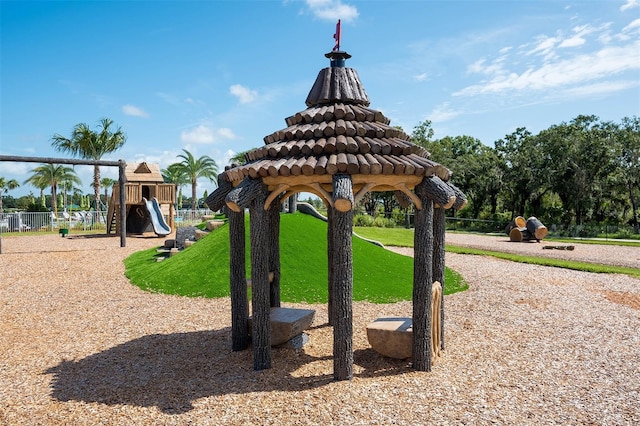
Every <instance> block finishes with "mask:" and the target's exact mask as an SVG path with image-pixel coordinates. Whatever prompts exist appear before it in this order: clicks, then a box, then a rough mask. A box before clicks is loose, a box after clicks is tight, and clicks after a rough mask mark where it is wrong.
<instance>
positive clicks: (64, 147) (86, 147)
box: [51, 118, 127, 210]
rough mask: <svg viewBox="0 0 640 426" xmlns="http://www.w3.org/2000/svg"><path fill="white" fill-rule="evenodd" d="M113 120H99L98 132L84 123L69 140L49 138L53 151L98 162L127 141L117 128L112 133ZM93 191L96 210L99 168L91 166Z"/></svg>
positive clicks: (74, 131)
mask: <svg viewBox="0 0 640 426" xmlns="http://www.w3.org/2000/svg"><path fill="white" fill-rule="evenodd" d="M112 125H113V120H111V119H109V118H103V119H101V120H100V124H99V129H98V132H94V131H93V130H91V129H90V128H89V126H88V125H87V124H85V123H79V124H77V125H76V126H75V127H74V128H73V131H72V133H71V138H66V137H64V136H62V135H60V134H55V135H53V137H52V138H51V142H52V145H53V147H54V148H55V149H57V150H58V151H62V152H68V153H70V154H72V155H77V156H80V157H81V158H84V159H89V160H100V159H102V157H103V156H104V155H106V154H109V153H112V152H114V151H117V150H118V149H120V148H122V146H123V145H124V143H125V142H126V141H127V136H126V135H125V133H124V132H123V131H122V129H121V128H120V127H118V128H117V129H116V130H115V131H112V130H111V129H112ZM93 190H94V195H95V199H96V210H98V209H99V207H98V200H99V199H100V166H97V165H96V166H93Z"/></svg>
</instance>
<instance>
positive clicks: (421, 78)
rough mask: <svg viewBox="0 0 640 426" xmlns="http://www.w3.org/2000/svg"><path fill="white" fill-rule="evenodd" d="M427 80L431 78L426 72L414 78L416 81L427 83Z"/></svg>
mask: <svg viewBox="0 0 640 426" xmlns="http://www.w3.org/2000/svg"><path fill="white" fill-rule="evenodd" d="M427 78H429V74H427V73H426V72H423V73H422V74H417V75H414V76H413V79H414V80H416V81H425V80H426V79H427Z"/></svg>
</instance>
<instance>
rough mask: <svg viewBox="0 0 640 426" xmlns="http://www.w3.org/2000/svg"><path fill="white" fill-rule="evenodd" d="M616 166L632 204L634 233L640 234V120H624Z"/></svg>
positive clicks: (634, 118) (619, 132) (636, 118)
mask: <svg viewBox="0 0 640 426" xmlns="http://www.w3.org/2000/svg"><path fill="white" fill-rule="evenodd" d="M616 136H617V137H616V141H617V144H616V145H617V147H618V149H617V152H616V160H615V161H616V164H617V167H618V170H619V171H620V176H621V180H622V182H624V187H625V189H626V191H627V192H628V195H629V202H630V203H631V224H632V225H633V232H634V233H636V234H638V233H640V224H639V223H638V203H639V202H640V118H639V117H631V118H629V117H625V118H623V119H622V125H621V126H620V128H619V130H618V132H617V135H616Z"/></svg>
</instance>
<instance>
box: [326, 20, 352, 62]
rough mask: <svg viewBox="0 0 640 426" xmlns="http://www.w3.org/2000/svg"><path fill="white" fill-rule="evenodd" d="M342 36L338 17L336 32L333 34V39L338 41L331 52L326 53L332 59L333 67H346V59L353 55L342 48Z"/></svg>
mask: <svg viewBox="0 0 640 426" xmlns="http://www.w3.org/2000/svg"><path fill="white" fill-rule="evenodd" d="M340 36H341V31H340V19H338V23H337V24H336V33H335V34H334V35H333V39H334V40H335V41H336V44H335V45H334V46H333V49H332V50H331V52H329V53H326V54H325V55H324V56H325V57H327V58H329V59H331V66H332V67H333V68H344V66H345V61H346V60H347V59H349V58H350V57H351V55H349V54H348V53H347V52H343V51H342V50H340Z"/></svg>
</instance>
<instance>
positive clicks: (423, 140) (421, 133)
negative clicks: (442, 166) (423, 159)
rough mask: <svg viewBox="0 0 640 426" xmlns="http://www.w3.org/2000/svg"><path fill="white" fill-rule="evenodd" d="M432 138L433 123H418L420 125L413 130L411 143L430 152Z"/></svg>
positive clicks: (427, 121) (425, 121) (426, 121)
mask: <svg viewBox="0 0 640 426" xmlns="http://www.w3.org/2000/svg"><path fill="white" fill-rule="evenodd" d="M432 137H433V129H432V128H431V121H429V120H424V121H421V122H420V123H418V125H417V126H416V127H414V128H413V132H412V133H411V142H413V143H414V144H416V145H419V146H421V147H423V148H425V149H426V150H427V151H429V149H428V147H429V144H430V143H431V142H432V141H431V138H432Z"/></svg>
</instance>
